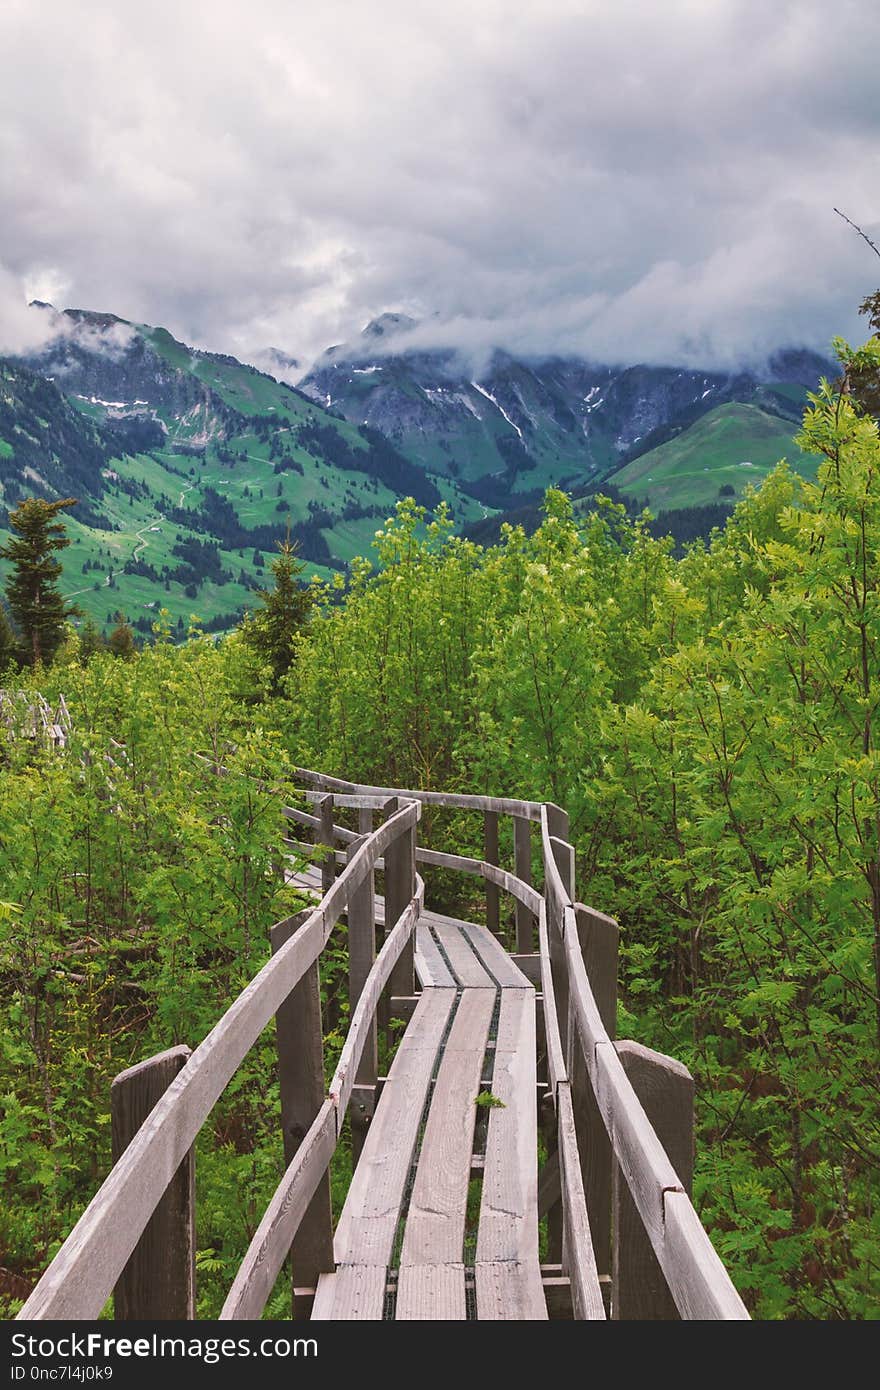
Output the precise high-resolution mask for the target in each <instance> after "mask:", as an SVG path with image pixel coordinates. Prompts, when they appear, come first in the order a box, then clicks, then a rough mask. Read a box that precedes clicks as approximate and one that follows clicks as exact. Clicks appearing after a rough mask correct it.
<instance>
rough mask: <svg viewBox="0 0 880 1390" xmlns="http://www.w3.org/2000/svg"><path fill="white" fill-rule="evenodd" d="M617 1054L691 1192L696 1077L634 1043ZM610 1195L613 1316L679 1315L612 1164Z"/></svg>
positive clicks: (623, 1182) (620, 1047)
mask: <svg viewBox="0 0 880 1390" xmlns="http://www.w3.org/2000/svg"><path fill="white" fill-rule="evenodd" d="M617 1055H618V1056H619V1058H620V1061H621V1064H622V1066H623V1069H624V1071H625V1072H626V1074H627V1076H628V1078H629V1080H630V1083H631V1085H632V1088H633V1090H634V1091H635V1093H636V1095H637V1096H638V1098H639V1100H640V1101H641V1103H642V1106H643V1108H644V1111H645V1114H646V1115H647V1117H648V1119H649V1121H650V1122H651V1124H652V1126H653V1128H654V1132H655V1133H656V1135H657V1138H658V1139H659V1140H660V1143H661V1144H662V1145H663V1147H664V1149H665V1150H666V1154H667V1157H668V1158H669V1161H670V1163H671V1164H672V1166H673V1168H674V1169H675V1172H676V1175H677V1177H678V1179H679V1181H680V1183H681V1185H682V1187H683V1188H684V1189H685V1191H686V1192H687V1193H688V1194H690V1191H691V1185H692V1182H693V1172H694V1082H693V1078H692V1076H691V1074H690V1072H689V1071H688V1069H687V1067H685V1066H683V1065H682V1063H681V1062H677V1061H675V1059H674V1058H672V1057H664V1056H663V1054H662V1053H660V1052H652V1051H651V1049H650V1048H647V1047H641V1046H640V1045H639V1044H638V1043H634V1042H619V1043H618V1044H617ZM613 1195H614V1256H613V1275H614V1278H613V1287H612V1295H611V1316H612V1318H619V1319H630V1318H640V1319H655V1320H656V1319H675V1318H678V1316H679V1315H678V1312H677V1310H676V1307H675V1304H674V1302H673V1300H672V1295H671V1294H670V1292H669V1289H668V1287H667V1285H666V1280H665V1279H664V1277H663V1272H662V1270H661V1269H660V1266H659V1264H658V1263H657V1258H656V1256H655V1254H654V1251H653V1250H652V1249H651V1245H650V1242H649V1240H648V1237H647V1235H646V1234H645V1229H644V1226H643V1225H642V1221H641V1218H640V1217H639V1214H638V1212H637V1211H636V1208H635V1204H634V1203H633V1200H632V1198H631V1196H630V1193H629V1188H628V1187H627V1185H626V1180H625V1179H624V1178H623V1176H622V1175H621V1172H620V1169H619V1166H618V1165H617V1164H616V1163H615V1165H614V1181H613Z"/></svg>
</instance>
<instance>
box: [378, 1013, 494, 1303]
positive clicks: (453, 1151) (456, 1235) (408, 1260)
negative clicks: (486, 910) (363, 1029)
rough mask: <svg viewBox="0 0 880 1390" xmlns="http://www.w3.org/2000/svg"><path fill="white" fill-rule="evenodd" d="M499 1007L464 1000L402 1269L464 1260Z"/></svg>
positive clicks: (439, 1086) (423, 1158)
mask: <svg viewBox="0 0 880 1390" xmlns="http://www.w3.org/2000/svg"><path fill="white" fill-rule="evenodd" d="M494 1006H495V996H494V994H493V993H492V992H490V991H489V990H486V989H478V990H466V991H465V993H464V994H463V995H462V997H461V999H460V1000H459V1004H458V1008H457V1010H456V1014H455V1019H454V1021H453V1024H452V1028H451V1030H450V1033H449V1037H448V1038H447V1040H446V1047H445V1051H444V1054H443V1059H442V1061H441V1064H440V1069H439V1072H438V1074H437V1080H436V1081H435V1083H434V1092H433V1096H432V1099H431V1108H430V1111H429V1112H428V1120H427V1124H426V1126H425V1134H424V1138H423V1140H422V1149H421V1153H420V1155H419V1162H418V1168H417V1170H416V1177H415V1183H414V1185H413V1191H412V1196H411V1197H410V1204H409V1212H408V1215H407V1218H406V1231H405V1233H404V1238H403V1248H402V1250H401V1256H400V1264H401V1268H402V1267H403V1266H404V1265H412V1264H427V1265H438V1264H454V1263H455V1262H456V1261H457V1260H461V1258H462V1247H463V1243H464V1227H465V1215H466V1208H467V1196H468V1183H469V1181H470V1174H471V1155H472V1153H473V1136H474V1124H475V1121H476V1117H477V1108H476V1105H475V1101H476V1098H477V1095H478V1094H479V1091H480V1077H481V1075H482V1068H483V1057H484V1054H485V1051H486V1040H487V1038H488V1036H489V1023H490V1020H491V1018H492V1011H493V1009H494ZM463 1290H464V1284H463V1282H462V1293H463Z"/></svg>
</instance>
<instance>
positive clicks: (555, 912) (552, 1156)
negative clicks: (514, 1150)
mask: <svg viewBox="0 0 880 1390" xmlns="http://www.w3.org/2000/svg"><path fill="white" fill-rule="evenodd" d="M547 828H548V830H549V832H550V848H551V852H552V854H553V859H554V862H555V864H556V866H557V868H558V869H559V874H560V877H561V879H562V883H563V887H564V889H565V892H566V894H567V895H568V899H569V901H571V899H572V895H573V893H574V850H573V849H572V847H571V845H569V844H568V842H567V838H566V837H567V835H568V813H567V812H566V811H563V809H562V807H561V806H554V805H553V804H552V803H548V805H547ZM544 877H545V880H546V877H547V875H546V870H545V875H544ZM545 898H546V903H547V939H548V943H549V949H550V967H551V973H552V976H553V989H554V992H555V995H556V1010H557V1017H558V1020H559V1027H560V1030H564V1029H565V1026H566V1020H567V1018H568V965H567V962H566V959H565V945H564V941H563V932H564V929H565V920H564V914H563V911H562V908H561V907H560V905H559V904H558V903H557V901H556V896H555V894H554V893H553V892H552V891H551V890H549V889H548V890H547V891H546V893H545ZM556 1119H557V1117H556V1115H555V1110H554V1122H553V1125H552V1127H551V1128H550V1129H549V1130H548V1131H547V1133H546V1140H547V1154H548V1163H552V1162H554V1161H556V1149H557V1143H558V1135H557V1128H556ZM547 1259H548V1261H549V1262H550V1263H551V1264H558V1263H559V1262H561V1260H562V1203H561V1201H559V1200H558V1201H556V1202H555V1203H554V1204H553V1205H552V1206H551V1207H550V1209H549V1211H548V1212H547Z"/></svg>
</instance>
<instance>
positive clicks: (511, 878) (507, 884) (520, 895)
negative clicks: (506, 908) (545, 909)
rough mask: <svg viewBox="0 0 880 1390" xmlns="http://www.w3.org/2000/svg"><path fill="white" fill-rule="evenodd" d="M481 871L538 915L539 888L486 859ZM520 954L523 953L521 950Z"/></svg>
mask: <svg viewBox="0 0 880 1390" xmlns="http://www.w3.org/2000/svg"><path fill="white" fill-rule="evenodd" d="M480 873H481V874H482V875H483V877H484V878H490V879H491V880H492V882H493V883H497V884H498V887H499V888H503V889H504V891H505V892H506V893H509V894H510V896H511V897H512V898H515V899H516V901H517V903H522V904H523V905H524V906H525V907H526V908H527V909H529V910H530V911H531V912H533V913H534V914H535V916H536V917H537V915H538V908H539V905H540V904H541V902H543V898H542V897H541V894H540V893H539V892H538V890H537V888H532V887H531V885H530V884H528V883H524V882H523V880H522V879H520V878H517V876H516V874H510V873H508V872H507V870H506V869H499V868H498V867H497V866H496V865H495V864H487V863H486V862H485V861H484V862H483V863H482V864H481V865H480ZM528 949H529V951H531V949H532V947H531V937H529V948H528ZM519 954H522V952H520V953H519Z"/></svg>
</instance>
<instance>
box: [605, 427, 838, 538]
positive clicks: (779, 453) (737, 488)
mask: <svg viewBox="0 0 880 1390" xmlns="http://www.w3.org/2000/svg"><path fill="white" fill-rule="evenodd" d="M794 432H795V431H794V427H793V425H792V424H791V423H790V422H789V421H787V420H782V419H780V418H779V416H778V415H771V414H769V413H768V412H767V411H765V410H762V409H761V408H760V407H759V406H756V405H744V404H741V403H738V402H731V403H729V404H727V405H720V406H716V407H715V409H714V410H710V411H709V413H708V414H707V415H703V416H702V417H701V418H700V419H699V420H697V422H696V423H695V424H693V425H691V426H690V428H689V429H687V430H684V431H683V432H682V433H681V434H679V435H677V436H676V437H675V438H674V439H670V440H669V441H668V442H667V443H665V444H661V445H660V446H659V447H658V448H656V449H651V450H650V452H649V453H647V454H641V455H640V456H639V458H637V459H634V460H633V461H632V462H631V463H628V464H626V465H625V467H623V468H620V469H618V471H617V472H616V473H613V474H612V475H611V477H610V479H609V482H612V483H613V484H614V485H615V487H617V488H619V489H620V491H621V492H622V493H625V494H626V495H627V496H630V497H636V498H638V500H639V501H640V502H644V504H645V505H646V506H648V507H650V508H651V510H652V511H654V512H657V511H674V510H676V509H678V508H681V507H697V506H704V505H706V504H707V503H710V502H717V501H719V498H720V497H721V496H722V494H721V489H722V488H732V489H733V491H732V493H731V492H725V493H724V494H723V496H726V497H729V499H730V501H731V502H732V501H734V500H735V499H736V498H737V497H739V496H741V495H742V493H743V492H744V491H745V488H746V486H747V485H748V484H749V483H753V484H755V485H758V484H759V483H761V482H762V480H763V479H764V478H765V477H766V476H767V474H768V473H769V472H770V471H771V469H772V468H773V467H774V466H775V465H776V464H777V463H778V462H779V460H780V459H782V458H785V459H787V460H788V462H789V463H790V464H791V466H792V468H794V469H795V470H796V471H797V472H798V473H801V474H802V475H803V476H804V477H807V478H812V477H815V473H816V467H817V465H818V463H819V460H818V459H817V458H816V457H815V456H814V455H812V454H805V453H803V452H802V451H801V450H800V449H799V448H798V447H797V445H796V444H795V443H794V442H793V440H792V435H793V433H794Z"/></svg>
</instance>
